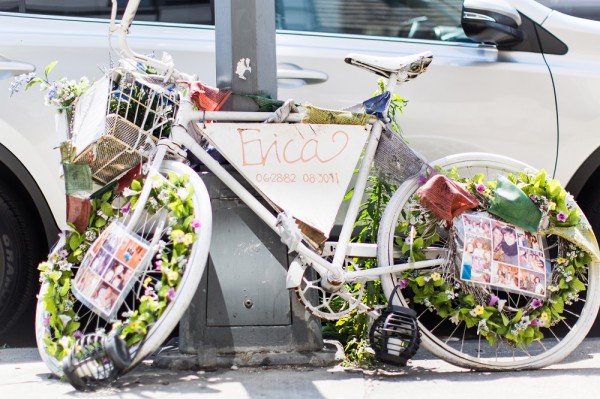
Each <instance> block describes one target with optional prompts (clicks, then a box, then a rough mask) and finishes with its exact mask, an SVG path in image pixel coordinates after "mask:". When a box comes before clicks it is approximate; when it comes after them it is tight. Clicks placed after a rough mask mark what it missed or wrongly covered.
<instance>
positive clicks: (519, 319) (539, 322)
mask: <svg viewBox="0 0 600 399" xmlns="http://www.w3.org/2000/svg"><path fill="white" fill-rule="evenodd" d="M441 172H442V173H445V174H446V176H448V177H449V178H451V179H453V180H455V181H457V182H459V183H461V184H462V185H463V186H464V187H465V188H466V189H467V190H468V191H470V192H471V193H472V194H473V195H474V196H475V197H476V198H477V199H478V200H479V201H480V204H481V206H480V207H479V208H478V209H477V210H481V211H485V210H486V209H487V207H488V205H489V203H490V199H491V198H492V197H493V196H494V190H495V188H496V186H497V182H496V181H488V182H485V181H484V176H483V175H481V174H480V175H476V176H474V178H473V179H467V178H462V177H461V176H459V175H458V174H457V172H456V169H453V170H450V171H446V172H444V171H441ZM508 178H509V180H510V181H511V182H512V183H514V184H516V185H517V186H518V187H519V188H520V189H521V190H522V191H523V192H524V193H525V194H527V195H528V196H529V197H530V199H531V200H532V201H533V202H534V203H535V204H536V205H537V206H538V207H539V209H540V210H541V212H542V215H543V216H542V223H541V225H542V226H543V231H542V233H544V231H545V232H552V233H554V234H560V231H561V229H563V230H565V231H566V229H569V228H574V227H575V228H577V227H580V228H581V229H583V230H587V231H590V229H591V228H590V226H589V224H588V223H587V221H586V220H585V218H581V215H580V214H579V209H578V208H577V207H576V206H575V203H574V201H573V198H572V197H571V196H570V195H569V194H568V193H567V192H566V191H565V190H564V188H562V187H561V186H560V184H559V183H558V181H557V180H553V179H549V178H548V176H547V174H546V172H545V171H543V170H542V171H540V172H538V173H529V174H528V173H518V174H514V175H513V174H511V175H509V176H508ZM408 209H410V210H409V211H407V214H406V215H404V216H405V219H404V220H406V222H403V223H402V224H401V225H399V226H398V229H399V233H400V236H402V237H407V236H409V234H411V232H412V234H413V239H412V240H408V239H405V240H404V241H403V242H399V243H398V244H399V245H401V246H402V252H403V253H404V254H407V255H408V254H411V256H412V257H413V258H414V260H423V259H425V253H424V251H423V249H424V248H426V247H428V246H435V245H436V244H437V245H439V244H440V243H441V241H442V240H441V238H440V235H439V234H438V232H439V226H440V220H439V219H437V218H436V217H435V216H434V215H433V213H431V212H430V211H428V210H427V209H425V208H423V207H421V206H420V205H419V202H418V196H417V195H416V194H415V196H414V197H413V199H412V202H411V206H410V207H408ZM567 236H568V234H567ZM563 237H565V235H563ZM567 238H568V237H567ZM399 239H400V238H399ZM572 241H573V240H568V239H563V238H561V237H557V242H558V245H557V251H556V253H557V255H556V256H555V257H554V258H553V259H551V265H552V267H551V269H552V278H551V279H550V280H549V283H548V286H547V292H548V295H547V296H546V298H545V299H539V298H530V299H529V300H528V302H527V304H525V305H524V306H518V307H516V306H515V307H513V306H510V305H511V304H507V303H506V301H505V300H502V299H501V298H499V297H498V296H496V295H495V294H493V293H491V292H489V291H488V290H485V289H483V288H482V289H469V288H468V287H463V286H462V285H463V284H467V285H473V283H469V282H464V281H461V280H459V279H458V277H456V271H455V270H454V271H444V270H443V268H442V269H440V270H439V271H418V270H417V271H409V272H405V273H404V274H403V275H402V278H401V279H400V280H399V282H398V284H399V285H401V286H402V287H410V289H411V290H412V292H413V293H414V297H413V300H414V302H416V303H419V304H422V305H424V306H426V307H428V308H429V309H430V310H432V311H434V312H436V313H437V314H438V315H439V316H440V317H442V318H446V317H448V318H450V320H451V321H452V322H454V323H455V324H459V323H460V322H464V323H466V326H467V327H468V328H475V327H476V328H477V333H478V334H480V335H482V336H483V337H485V338H486V339H487V341H488V342H489V343H490V344H491V345H494V344H497V343H498V342H499V341H502V342H505V343H507V344H509V345H517V346H527V345H529V344H530V343H532V342H533V341H536V340H540V339H542V338H543V337H544V329H545V328H547V327H549V326H552V325H555V324H556V323H558V322H559V321H560V320H563V319H564V318H565V316H564V315H563V311H564V308H565V304H572V303H574V302H576V301H578V300H579V293H580V292H581V291H584V290H585V289H586V285H585V284H584V283H583V281H586V280H585V279H586V277H585V276H586V274H587V267H588V265H589V264H590V263H591V261H592V257H591V256H590V253H588V251H586V249H587V248H585V247H582V246H581V245H578V243H576V242H572ZM453 263H455V262H453ZM459 288H461V289H460V290H459ZM465 288H466V289H465ZM480 288H481V287H480Z"/></svg>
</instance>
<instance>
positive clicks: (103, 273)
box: [73, 222, 153, 320]
mask: <svg viewBox="0 0 600 399" xmlns="http://www.w3.org/2000/svg"><path fill="white" fill-rule="evenodd" d="M152 255H153V254H152V253H150V248H149V245H148V243H147V242H145V241H144V240H142V239H141V238H140V237H138V236H137V235H135V234H132V233H128V232H127V231H126V230H125V227H124V226H123V225H122V224H121V223H119V222H115V223H112V224H111V225H110V226H109V227H107V228H106V229H105V230H104V231H103V232H102V234H101V235H100V237H99V238H98V239H97V240H96V241H95V242H94V244H93V245H92V246H91V247H90V249H89V250H88V252H87V253H86V254H85V256H84V258H83V261H82V262H81V265H80V267H79V270H78V271H77V275H76V276H75V278H74V280H73V293H74V295H75V297H77V299H78V300H80V301H81V302H82V303H84V304H85V305H86V306H88V307H89V308H90V309H92V310H94V311H95V312H96V313H97V314H99V315H100V316H102V317H103V318H105V319H106V320H110V319H112V318H114V316H115V315H116V312H117V311H118V309H119V307H120V306H121V304H122V303H123V300H124V299H125V296H126V295H127V293H128V292H129V289H130V288H131V285H132V284H133V282H134V279H135V277H136V275H137V274H138V272H141V268H142V267H143V266H144V264H145V263H146V262H147V261H148V260H149V259H150V258H151V256H152Z"/></svg>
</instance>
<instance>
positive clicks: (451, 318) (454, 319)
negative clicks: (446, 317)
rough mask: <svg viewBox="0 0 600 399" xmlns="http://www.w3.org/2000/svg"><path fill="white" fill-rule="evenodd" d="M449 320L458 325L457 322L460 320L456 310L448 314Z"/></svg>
mask: <svg viewBox="0 0 600 399" xmlns="http://www.w3.org/2000/svg"><path fill="white" fill-rule="evenodd" d="M450 321H451V322H452V323H454V324H456V325H458V323H460V320H459V318H458V312H454V313H453V314H452V316H450Z"/></svg>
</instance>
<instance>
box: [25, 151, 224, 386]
mask: <svg viewBox="0 0 600 399" xmlns="http://www.w3.org/2000/svg"><path fill="white" fill-rule="evenodd" d="M160 173H161V174H162V175H163V176H167V175H169V174H174V175H175V176H184V175H185V176H188V177H189V180H188V182H189V186H191V188H192V190H193V192H192V194H191V195H190V198H191V201H192V203H193V207H194V218H195V219H197V220H199V221H200V223H199V226H195V227H194V232H195V234H196V240H195V241H194V242H193V243H192V244H191V246H190V249H189V252H188V256H187V258H186V259H185V266H184V269H183V272H182V274H181V278H180V281H179V283H178V284H177V286H176V288H175V291H174V297H173V299H172V300H171V301H170V302H168V303H167V306H166V307H165V308H164V311H162V313H161V314H160V316H159V317H158V319H157V320H156V321H154V322H153V323H151V324H150V325H149V327H148V330H147V333H146V334H145V336H144V337H143V339H142V340H141V341H140V342H136V343H134V344H132V345H130V346H129V345H128V346H129V350H130V352H131V353H132V362H131V364H130V366H129V367H128V368H127V369H126V370H123V372H127V371H129V370H130V369H132V368H133V367H135V365H136V364H138V363H139V362H140V361H142V360H143V359H144V358H145V357H146V356H148V355H150V354H151V353H153V352H154V351H155V350H156V349H157V348H158V347H159V346H160V345H161V344H162V343H163V342H164V341H165V340H166V339H167V338H168V336H169V334H170V333H171V331H172V330H173V328H174V327H175V326H176V325H177V323H178V322H179V320H180V318H181V317H182V316H183V313H184V311H185V310H186V309H187V308H188V306H189V304H190V302H191V300H192V297H193V296H194V293H195V291H196V288H197V287H198V285H199V282H200V279H201V277H202V275H203V273H204V268H205V266H206V261H207V257H208V251H209V246H210V237H211V230H212V213H211V206H210V197H209V194H208V191H207V189H206V187H205V185H204V183H203V182H202V179H201V178H200V177H199V176H198V174H197V173H196V172H194V171H193V170H192V169H191V168H189V167H188V166H186V165H184V164H182V163H179V162H174V161H163V163H162V165H161V169H160ZM148 203H149V201H147V203H146V204H144V206H145V208H146V209H147V208H148V207H149V206H150V205H148ZM137 206H139V204H137ZM168 212H169V213H168V215H169V216H168V217H172V215H173V211H171V210H169V211H168ZM142 224H143V223H142ZM146 230H147V231H148V230H151V229H146ZM152 231H153V230H152ZM138 233H141V234H144V233H143V232H140V231H138ZM162 233H163V236H162V237H164V235H165V234H168V233H169V232H168V231H165V230H163V232H162ZM148 234H152V232H150V233H148ZM63 243H64V242H63ZM92 245H93V244H92V243H90V247H91V246H92ZM168 245H169V244H168ZM61 247H62V245H61V242H59V243H58V244H57V245H56V246H55V248H54V250H53V252H52V253H51V255H50V256H52V254H53V253H56V252H57V251H59V250H60V248H61ZM50 256H49V258H50ZM182 262H183V260H182ZM181 264H183V263H181ZM78 266H79V265H75V266H74V267H73V270H74V271H76V269H77V268H78ZM143 267H144V271H143V273H142V274H141V275H140V276H138V277H136V281H135V284H134V286H133V287H132V289H131V291H130V293H129V294H128V295H129V296H128V297H127V300H126V301H125V303H124V304H122V305H121V307H120V308H119V311H118V313H117V314H118V315H122V311H123V310H131V309H132V308H133V309H137V304H139V303H140V298H141V297H142V296H143V291H144V289H143V288H144V287H143V285H144V280H147V278H148V277H147V276H153V275H154V276H155V275H156V273H157V271H156V270H155V269H156V268H157V267H156V266H155V264H154V262H153V261H151V262H147V264H146V265H145V266H143ZM158 272H159V273H160V271H158ZM153 273H154V274H153ZM74 275H75V273H74V274H73V276H74ZM73 279H74V277H73ZM48 289H49V284H48V283H47V282H42V285H41V288H40V293H39V296H38V303H37V308H36V340H37V346H38V350H39V353H40V355H41V357H42V359H43V360H44V362H45V363H46V365H47V366H48V368H49V369H50V370H51V371H52V373H53V374H55V375H57V376H59V377H60V376H62V375H63V371H62V368H61V359H59V358H58V356H53V355H51V354H49V353H48V351H47V346H48V341H47V339H49V335H48V334H49V333H50V329H49V327H48V322H47V320H45V318H47V316H48V312H47V310H46V308H45V305H44V300H43V298H44V297H45V295H46V292H47V290H48ZM146 293H147V291H146ZM71 299H73V300H74V304H73V309H74V310H75V309H76V315H77V316H78V317H80V320H83V318H88V319H86V320H87V321H86V327H85V328H84V329H82V331H80V332H81V333H82V334H88V333H93V332H95V331H96V330H97V329H98V328H104V329H105V330H107V332H108V327H109V325H110V323H109V322H106V321H105V320H104V319H102V318H101V317H99V316H98V315H95V314H94V313H93V312H91V311H90V310H89V309H88V308H87V307H86V306H85V305H84V304H83V303H81V302H79V301H78V300H77V299H76V298H74V297H72V298H71ZM121 318H122V317H121ZM94 323H95V324H94ZM51 339H52V338H51Z"/></svg>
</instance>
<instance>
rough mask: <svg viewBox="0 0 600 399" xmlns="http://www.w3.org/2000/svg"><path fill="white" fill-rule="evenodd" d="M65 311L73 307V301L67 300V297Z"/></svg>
mask: <svg viewBox="0 0 600 399" xmlns="http://www.w3.org/2000/svg"><path fill="white" fill-rule="evenodd" d="M64 306H65V312H68V311H69V310H71V309H73V301H71V300H69V299H65V303H64Z"/></svg>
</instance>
